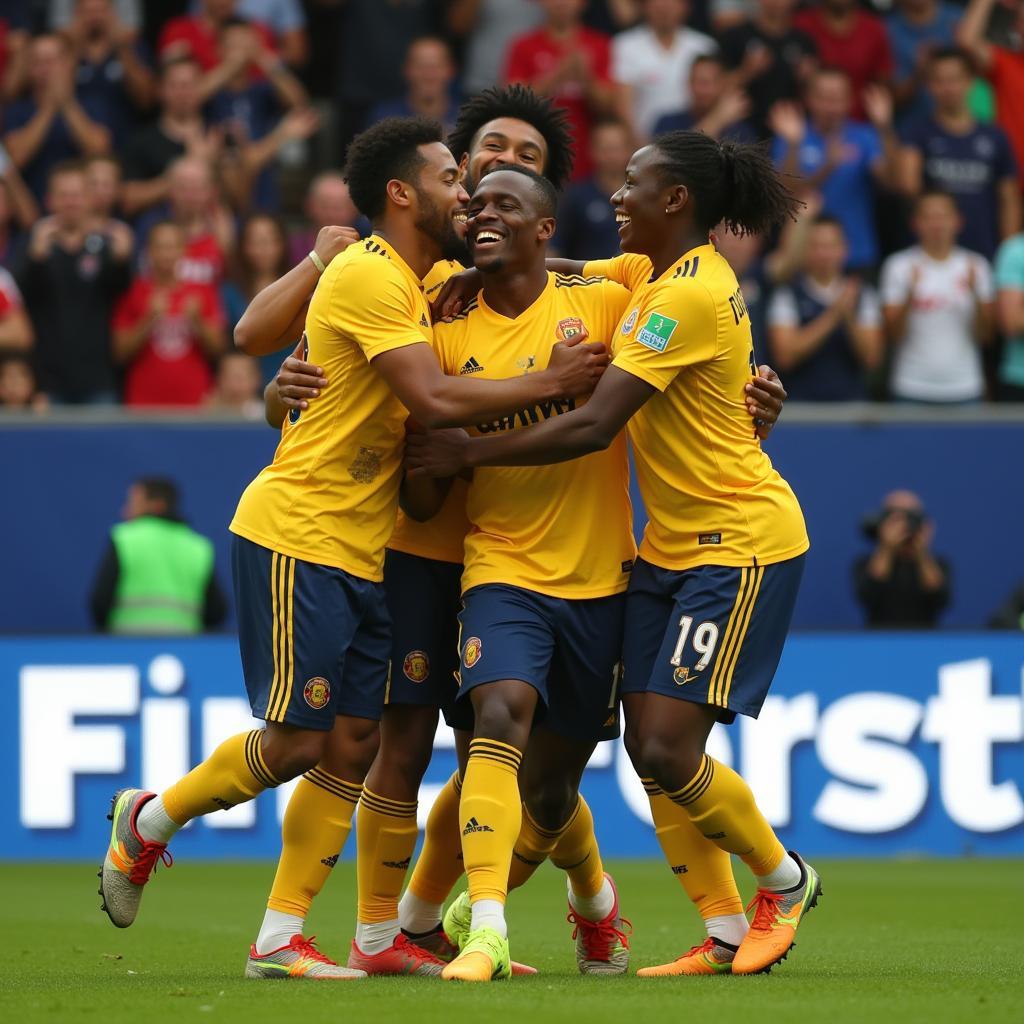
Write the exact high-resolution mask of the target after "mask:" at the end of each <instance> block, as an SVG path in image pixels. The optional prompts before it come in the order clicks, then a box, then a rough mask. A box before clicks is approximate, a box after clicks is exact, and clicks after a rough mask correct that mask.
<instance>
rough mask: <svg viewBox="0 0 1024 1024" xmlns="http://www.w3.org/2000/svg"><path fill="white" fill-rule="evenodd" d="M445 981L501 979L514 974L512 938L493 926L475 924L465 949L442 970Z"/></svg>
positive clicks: (464, 946)
mask: <svg viewBox="0 0 1024 1024" xmlns="http://www.w3.org/2000/svg"><path fill="white" fill-rule="evenodd" d="M441 977H442V978H444V979H445V981H497V980H499V979H501V978H511V977H512V961H511V958H510V957H509V953H508V939H506V938H503V937H502V936H501V935H499V934H498V932H496V931H495V930H494V929H493V928H475V929H474V930H473V931H471V932H470V933H469V937H468V938H467V939H466V941H465V943H464V944H463V946H462V952H461V953H459V955H458V956H457V957H456V958H455V959H454V960H453V961H452V962H451V963H450V964H447V965H445V968H444V970H443V971H442V972H441Z"/></svg>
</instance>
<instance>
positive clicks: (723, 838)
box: [406, 132, 820, 976]
mask: <svg viewBox="0 0 1024 1024" xmlns="http://www.w3.org/2000/svg"><path fill="white" fill-rule="evenodd" d="M612 202H613V205H614V206H615V209H616V218H617V220H618V221H619V223H620V237H621V242H622V247H623V250H624V255H622V256H620V257H616V258H615V259H614V260H611V261H603V262H601V263H597V264H589V265H587V267H586V270H587V271H592V270H599V271H601V270H603V271H605V272H607V273H608V275H609V276H610V277H612V278H618V279H620V280H621V281H622V282H623V283H624V284H626V285H628V286H629V287H630V288H631V290H632V293H633V294H632V298H631V301H630V303H629V312H628V313H627V314H626V315H625V316H624V317H623V319H622V322H621V324H620V326H619V328H618V330H617V332H616V337H615V353H614V360H613V363H612V366H611V367H610V368H609V370H608V372H607V373H606V374H605V376H604V378H603V379H602V382H601V384H600V385H599V386H598V388H597V390H596V391H595V393H594V395H593V396H592V397H591V399H590V400H589V401H588V402H587V403H586V404H585V405H583V406H582V407H580V408H577V409H576V410H574V411H572V412H567V413H566V414H565V415H562V416H557V417H551V418H550V419H548V420H547V421H546V422H545V423H543V424H538V425H536V426H531V427H527V428H526V429H523V430H517V431H507V432H501V433H495V434H494V435H493V436H487V437H473V438H470V437H468V436H467V435H465V434H464V433H463V432H459V431H445V432H443V433H437V434H433V435H425V436H422V437H419V438H412V439H410V444H409V446H408V448H407V452H406V458H407V466H409V467H410V468H411V469H412V471H413V472H414V473H415V472H416V471H417V470H419V471H422V472H428V473H429V474H431V475H434V476H438V477H448V476H453V475H456V474H458V473H460V472H462V471H464V470H466V469H475V468H476V467H484V466H529V465H544V464H549V463H556V462H562V461H565V460H569V459H575V458H579V457H581V456H584V455H587V454H589V453H593V452H599V451H604V450H605V449H607V448H608V447H609V446H610V445H611V444H613V443H614V441H615V439H616V437H617V436H618V435H619V433H620V431H621V430H622V428H623V427H625V426H626V425H627V424H628V427H629V435H630V439H631V441H632V445H633V450H634V454H635V458H636V463H637V470H638V475H639V483H640V489H641V493H642V495H643V498H644V503H645V505H646V507H647V511H648V514H649V516H650V522H649V523H648V526H647V529H646V531H645V535H644V540H643V544H642V546H641V549H640V557H639V559H638V560H637V564H636V566H635V568H634V570H633V573H632V576H631V579H630V585H629V593H628V600H627V610H626V625H625V645H624V653H623V663H624V675H623V687H622V692H623V704H624V709H625V713H626V723H627V724H626V747H627V750H628V752H629V754H630V757H631V759H632V761H633V764H634V766H635V768H636V769H637V771H638V773H639V774H640V776H641V778H642V779H643V780H644V783H645V787H646V788H647V791H648V794H649V795H650V797H651V806H652V811H653V813H654V819H655V824H656V826H657V828H658V834H659V840H660V841H661V843H662V846H663V849H664V850H665V852H666V855H667V858H668V860H669V862H670V864H671V865H672V866H673V868H674V869H675V870H676V873H677V875H678V876H679V877H680V878H681V880H682V881H683V884H684V886H685V887H686V889H687V892H688V893H689V894H690V896H691V898H693V899H694V902H695V903H696V904H697V906H698V909H699V910H700V911H701V913H702V915H703V916H704V918H705V924H706V926H707V929H708V938H707V940H706V941H705V942H704V943H702V944H700V945H698V946H695V947H693V948H692V949H691V950H690V951H689V952H688V953H686V954H684V955H683V956H682V957H680V958H679V959H677V960H676V961H674V962H673V963H672V964H667V965H664V966H660V967H654V968H646V969H644V970H642V971H641V972H640V974H641V975H645V976H651V975H666V974H667V975H684V974H711V973H726V972H731V973H735V974H750V973H756V972H759V971H765V970H768V969H769V968H770V967H771V966H772V965H773V964H774V963H776V962H778V961H779V960H781V959H782V958H783V957H784V956H786V954H787V953H788V951H789V948H790V946H791V945H792V943H793V939H794V936H795V933H796V929H797V926H798V925H799V923H800V920H801V918H802V915H803V913H804V912H805V911H806V910H808V909H809V908H810V907H812V906H813V905H814V904H815V903H816V901H817V898H818V895H819V893H820V881H819V877H818V874H817V872H816V871H815V870H814V869H813V868H812V867H811V866H810V865H808V864H806V863H805V862H804V861H803V860H802V859H801V858H800V857H799V856H798V855H797V854H793V853H787V852H786V850H785V849H784V848H783V846H782V844H781V843H780V842H779V840H778V838H777V837H776V836H775V833H774V832H773V831H772V829H771V826H770V825H769V824H768V822H767V820H766V819H765V818H764V815H763V814H762V813H761V812H760V810H759V809H758V808H757V806H756V804H755V802H754V799H753V794H752V793H751V791H750V789H749V787H748V786H747V784H746V783H745V782H744V781H743V780H742V779H741V778H740V776H739V775H737V774H736V773H735V772H734V771H732V770H731V769H730V768H728V767H726V766H725V765H723V764H721V763H719V762H716V761H714V760H713V759H712V758H710V757H708V756H707V754H706V753H705V750H704V748H705V744H706V740H707V736H708V733H709V732H710V730H711V728H712V726H713V725H714V723H715V722H716V721H722V722H730V721H732V720H733V719H734V718H735V716H736V714H745V715H750V716H756V715H757V714H758V712H759V710H760V708H761V705H762V703H763V701H764V697H765V695H766V693H767V690H768V687H769V685H770V683H771V679H772V676H773V675H774V672H775V669H776V667H777V665H778V660H779V657H780V655H781V652H782V646H783V642H784V640H785V635H786V631H787V629H788V626H789V621H790V618H791V615H792V610H793V605H794V603H795V600H796V593H797V588H798V585H799V580H800V575H801V572H802V568H803V557H804V552H805V551H806V550H807V547H808V540H807V533H806V529H805V527H804V522H803V516H802V513H801V511H800V506H799V504H798V502H797V500H796V498H795V497H794V495H793V492H792V490H791V489H790V488H789V486H788V484H786V482H785V481H784V480H783V479H782V478H781V477H780V476H779V474H778V473H777V472H776V471H775V470H774V469H773V468H772V466H771V463H770V461H769V460H768V458H767V456H766V455H765V454H764V453H763V452H762V451H761V448H760V446H759V444H758V443H757V441H756V440H755V438H754V437H753V436H752V434H751V431H750V429H749V421H748V420H747V419H746V415H745V412H744V410H743V409H742V407H741V406H740V405H739V403H737V402H736V401H735V400H734V398H733V397H732V396H733V395H735V394H738V393H739V391H740V390H741V388H742V387H743V384H744V382H745V381H746V380H749V378H750V377H751V376H752V375H753V373H754V359H753V349H752V343H751V334H750V325H749V321H748V319H747V315H746V309H745V307H744V304H743V298H742V294H741V292H740V290H739V287H738V286H737V283H736V278H735V275H734V274H733V273H732V270H731V269H730V267H729V265H728V263H727V262H726V261H725V259H724V258H723V257H722V256H720V255H719V254H718V253H717V252H716V250H715V248H714V246H712V245H709V244H708V232H709V231H710V230H711V228H712V227H713V226H714V225H716V224H718V223H720V222H724V223H725V224H726V226H727V227H729V228H730V229H732V230H735V231H737V232H747V231H750V232H755V233H757V232H761V231H764V230H767V229H769V228H771V227H773V226H775V225H776V224H778V223H779V222H781V221H782V220H784V219H785V218H786V217H787V216H789V215H791V214H792V212H793V210H794V209H795V206H796V203H797V200H796V199H795V198H794V197H793V196H792V195H791V194H790V193H789V192H788V191H787V190H786V189H785V187H784V186H783V184H782V183H781V180H780V178H779V176H778V174H777V172H776V171H775V169H774V168H773V167H772V165H771V163H770V162H769V161H768V160H767V158H766V157H765V156H764V154H763V153H762V152H761V151H760V150H759V149H757V148H756V147H751V146H745V145H738V144H731V143H718V142H715V141H714V140H712V139H710V138H708V137H707V136H705V135H702V134H700V133H695V132H676V133H670V134H668V135H665V136H662V137H660V138H659V139H657V140H656V141H655V142H653V143H652V144H651V145H649V146H646V147H644V148H643V149H641V150H639V151H638V152H637V153H635V154H634V156H633V158H632V159H631V161H630V163H629V166H628V168H627V171H626V181H625V184H624V185H623V186H622V188H621V189H620V190H619V191H618V192H617V193H616V194H615V195H614V196H613V197H612ZM478 726H479V722H478ZM468 784H469V778H468V774H467V779H466V784H465V785H464V789H463V792H464V793H465V791H466V786H468ZM466 854H467V855H466V870H467V873H468V874H469V876H470V879H471V887H472V884H473V879H474V875H476V874H478V873H480V872H482V871H483V872H484V873H486V868H487V865H486V864H484V863H483V862H482V860H481V858H479V857H478V855H477V854H476V853H475V848H471V847H468V846H467V848H466ZM730 854H736V855H737V856H739V857H740V859H742V860H743V861H744V863H746V864H747V865H748V867H750V869H751V870H752V872H753V873H754V875H755V876H756V878H757V882H758V889H757V894H756V895H755V897H754V899H753V901H752V903H751V905H750V907H749V908H748V910H749V912H750V913H751V919H750V923H749V930H748V928H747V922H746V920H745V918H744V917H743V915H742V914H741V913H740V910H741V909H742V905H741V904H740V903H739V897H738V893H737V891H736V887H735V881H734V880H733V878H732V870H731V866H730V863H729V857H730ZM680 868H685V869H686V870H685V871H680V870H679V869H680ZM476 902H477V901H474V909H475V906H476ZM455 963H457V961H455V962H453V964H452V965H451V967H454V965H455Z"/></svg>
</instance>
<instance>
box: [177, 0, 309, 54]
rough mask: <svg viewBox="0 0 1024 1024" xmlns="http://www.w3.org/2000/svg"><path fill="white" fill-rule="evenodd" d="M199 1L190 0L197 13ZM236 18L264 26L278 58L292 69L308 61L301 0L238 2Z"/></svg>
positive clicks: (194, 11) (307, 41)
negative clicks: (270, 32) (270, 34)
mask: <svg viewBox="0 0 1024 1024" xmlns="http://www.w3.org/2000/svg"><path fill="white" fill-rule="evenodd" d="M200 2H201V0H192V12H193V13H196V11H198V9H199V6H200ZM235 16H236V17H238V18H244V19H245V20H246V21H255V22H259V23H260V24H261V25H266V26H267V28H269V29H270V30H271V31H272V32H273V33H274V41H275V44H276V46H277V51H278V53H280V54H281V59H282V60H283V61H284V62H285V63H286V64H288V65H289V66H290V67H293V68H301V67H303V66H304V65H305V63H306V61H307V60H308V59H309V37H308V35H307V34H306V12H305V11H304V10H303V6H302V3H301V2H300V0H238V2H237V3H236V4H235Z"/></svg>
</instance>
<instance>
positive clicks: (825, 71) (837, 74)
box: [807, 64, 853, 85]
mask: <svg viewBox="0 0 1024 1024" xmlns="http://www.w3.org/2000/svg"><path fill="white" fill-rule="evenodd" d="M824 75H831V76H832V77H833V78H842V79H843V80H844V81H845V82H846V84H847V85H852V83H853V79H852V78H851V77H850V72H849V71H847V70H846V68H841V67H839V65H838V64H821V65H819V66H818V67H816V68H815V69H814V70H813V71H812V72H811V75H810V78H808V80H807V84H808V85H810V83H811V82H813V81H814V80H815V79H817V78H821V77H822V76H824Z"/></svg>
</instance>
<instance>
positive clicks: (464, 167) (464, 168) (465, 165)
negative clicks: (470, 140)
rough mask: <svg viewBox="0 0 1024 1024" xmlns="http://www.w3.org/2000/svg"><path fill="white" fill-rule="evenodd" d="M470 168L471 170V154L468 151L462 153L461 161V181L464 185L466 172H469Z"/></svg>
mask: <svg viewBox="0 0 1024 1024" xmlns="http://www.w3.org/2000/svg"><path fill="white" fill-rule="evenodd" d="M468 170H469V154H468V153H463V154H462V159H461V160H460V161H459V181H461V182H462V184H463V185H465V184H466V173H467V172H468Z"/></svg>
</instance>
